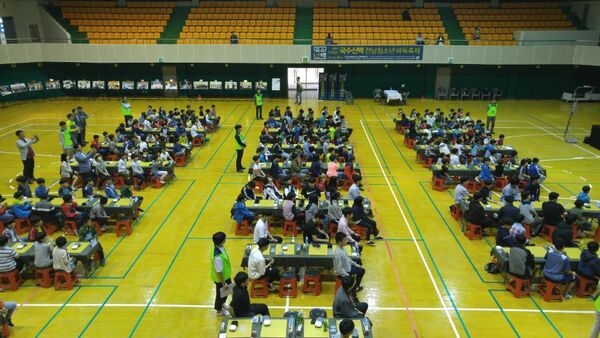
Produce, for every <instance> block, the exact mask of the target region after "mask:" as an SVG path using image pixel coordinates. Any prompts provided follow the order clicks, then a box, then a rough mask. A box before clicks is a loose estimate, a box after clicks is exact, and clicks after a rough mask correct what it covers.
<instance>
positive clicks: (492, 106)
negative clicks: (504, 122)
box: [487, 103, 498, 117]
mask: <svg viewBox="0 0 600 338" xmlns="http://www.w3.org/2000/svg"><path fill="white" fill-rule="evenodd" d="M497 109H498V107H496V104H495V103H493V104H492V103H490V104H488V111H487V116H489V117H496V110H497Z"/></svg>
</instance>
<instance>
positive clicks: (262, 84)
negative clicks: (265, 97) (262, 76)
mask: <svg viewBox="0 0 600 338" xmlns="http://www.w3.org/2000/svg"><path fill="white" fill-rule="evenodd" d="M256 89H260V90H267V82H266V81H256Z"/></svg>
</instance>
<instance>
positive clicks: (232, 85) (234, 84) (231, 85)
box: [225, 81, 238, 90]
mask: <svg viewBox="0 0 600 338" xmlns="http://www.w3.org/2000/svg"><path fill="white" fill-rule="evenodd" d="M237 87H238V84H237V81H225V89H231V90H236V89H237Z"/></svg>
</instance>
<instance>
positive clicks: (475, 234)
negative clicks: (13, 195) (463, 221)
mask: <svg viewBox="0 0 600 338" xmlns="http://www.w3.org/2000/svg"><path fill="white" fill-rule="evenodd" d="M465 236H467V237H469V239H470V240H474V239H483V230H482V229H481V225H478V224H473V223H470V222H469V223H467V227H466V228H465Z"/></svg>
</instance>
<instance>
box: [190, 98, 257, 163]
mask: <svg viewBox="0 0 600 338" xmlns="http://www.w3.org/2000/svg"><path fill="white" fill-rule="evenodd" d="M248 109H250V105H248V107H246V110H244V112H243V113H242V115H240V118H238V119H237V121H235V124H238V123H239V122H240V121H241V120H242V118H243V117H244V116H245V115H246V113H247V112H248ZM253 123H254V120H253V121H252V123H250V126H252V124H253ZM235 124H234V125H235ZM234 131H235V128H231V129H229V132H228V133H227V136H225V138H223V141H221V144H219V147H218V148H217V150H216V151H215V152H214V153H213V154H212V156H211V157H210V159H209V160H208V162H206V164H205V165H204V166H203V167H202V169H206V167H208V165H209V164H210V162H212V160H213V159H214V158H215V155H217V153H218V152H219V151H220V150H221V148H222V147H223V145H224V144H225V142H226V141H228V140H229V136H230V135H231V133H233V132H234ZM246 132H248V131H246Z"/></svg>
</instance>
